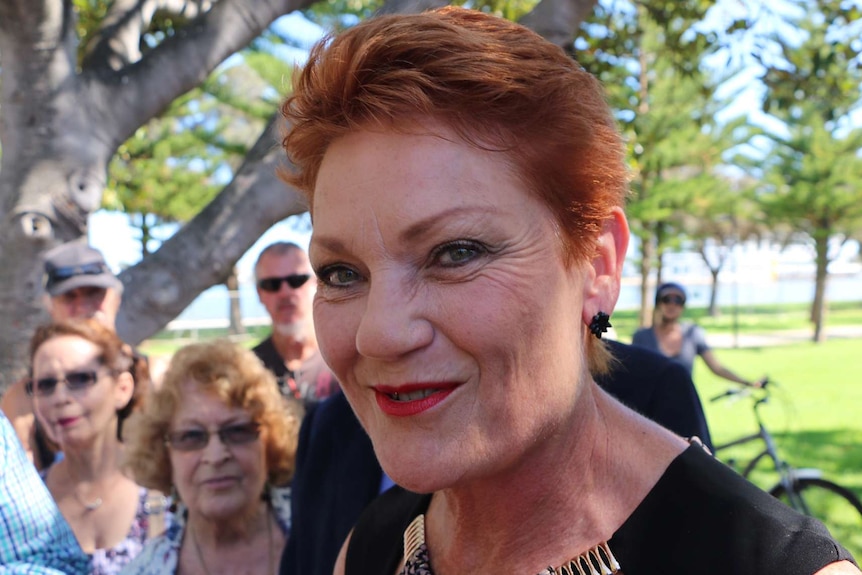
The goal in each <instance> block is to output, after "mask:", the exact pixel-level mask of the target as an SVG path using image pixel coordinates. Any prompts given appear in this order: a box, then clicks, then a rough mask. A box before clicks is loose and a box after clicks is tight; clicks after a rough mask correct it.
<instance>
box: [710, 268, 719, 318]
mask: <svg viewBox="0 0 862 575" xmlns="http://www.w3.org/2000/svg"><path fill="white" fill-rule="evenodd" d="M720 271H721V268H712V267H711V268H709V275H710V276H712V289H711V290H710V292H709V316H710V317H718V273H719V272H720Z"/></svg>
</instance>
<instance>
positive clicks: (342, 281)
mask: <svg viewBox="0 0 862 575" xmlns="http://www.w3.org/2000/svg"><path fill="white" fill-rule="evenodd" d="M317 277H319V278H320V281H322V282H323V283H324V284H325V285H328V286H335V287H346V286H349V285H352V284H354V283H356V282H357V281H359V280H360V279H361V277H360V275H359V274H358V273H356V270H353V269H351V268H348V267H345V266H329V267H326V268H323V269H322V270H320V272H318V275H317Z"/></svg>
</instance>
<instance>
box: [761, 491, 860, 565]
mask: <svg viewBox="0 0 862 575" xmlns="http://www.w3.org/2000/svg"><path fill="white" fill-rule="evenodd" d="M795 485H796V492H797V493H798V494H799V496H800V499H801V504H797V505H792V504H791V501H790V498H789V497H788V496H787V493H786V491H785V489H784V486H783V485H776V486H775V487H774V488H773V489H772V491H770V492H769V493H770V494H771V495H773V496H774V497H777V498H778V499H780V500H781V501H783V502H784V503H785V504H787V505H789V506H791V507H793V508H794V509H796V510H797V511H800V512H802V513H805V514H806V515H809V516H811V517H814V518H816V519H819V520H820V521H822V522H823V524H824V525H826V527H827V528H828V529H829V532H830V533H832V536H833V537H835V539H836V540H837V541H838V542H839V543H841V544H842V545H844V546H845V547H847V548H849V549H851V550H853V551H854V552H855V553H858V552H859V550H860V549H862V502H860V501H859V498H858V497H856V495H855V494H854V493H853V492H852V491H850V490H849V489H847V488H845V487H841V486H840V485H838V484H837V483H832V482H831V481H829V480H827V479H817V478H799V479H797V480H796V482H795ZM800 506H804V507H805V509H799V507H800Z"/></svg>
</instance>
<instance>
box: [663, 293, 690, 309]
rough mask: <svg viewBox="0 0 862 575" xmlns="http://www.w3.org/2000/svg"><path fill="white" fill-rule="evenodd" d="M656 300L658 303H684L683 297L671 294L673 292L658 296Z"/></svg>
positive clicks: (680, 304)
mask: <svg viewBox="0 0 862 575" xmlns="http://www.w3.org/2000/svg"><path fill="white" fill-rule="evenodd" d="M658 301H659V302H660V303H663V304H676V305H679V306H683V305H685V298H684V297H682V296H681V295H673V294H668V295H663V296H661V297H660V298H658Z"/></svg>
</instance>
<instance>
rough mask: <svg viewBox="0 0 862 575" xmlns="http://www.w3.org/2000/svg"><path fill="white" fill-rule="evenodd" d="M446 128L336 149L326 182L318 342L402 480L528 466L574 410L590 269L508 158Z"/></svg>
mask: <svg viewBox="0 0 862 575" xmlns="http://www.w3.org/2000/svg"><path fill="white" fill-rule="evenodd" d="M437 132H438V133H440V134H443V135H445V136H446V137H447V139H443V138H441V137H436V136H433V135H415V134H413V135H404V134H395V133H376V132H359V133H354V134H352V135H349V136H346V137H344V138H342V139H340V140H337V141H336V142H334V143H333V144H332V145H331V146H330V148H329V149H328V151H327V152H326V155H325V157H324V160H323V164H322V167H321V170H320V175H319V178H318V180H317V184H316V187H315V198H314V212H313V219H314V231H313V235H312V240H311V246H310V255H311V261H312V265H313V267H314V269H315V272H316V273H317V276H318V277H319V278H320V285H319V287H318V291H317V295H316V297H315V302H314V319H315V326H316V330H317V336H318V340H319V343H320V348H321V351H322V353H323V355H324V357H325V359H326V361H327V363H328V364H329V366H330V367H331V368H332V369H333V371H334V372H335V375H336V376H337V377H338V380H339V381H340V382H341V384H342V386H343V387H344V391H345V393H346V394H347V397H348V399H349V400H350V403H351V404H352V405H353V407H354V409H355V410H356V412H357V414H358V416H359V418H360V420H361V421H362V424H363V426H364V427H365V428H366V430H367V431H368V432H369V434H370V436H371V438H372V440H373V442H374V447H375V451H376V453H377V456H378V458H379V459H380V461H381V463H382V465H383V467H384V469H385V470H386V471H387V473H389V474H390V475H391V476H392V478H393V479H394V480H395V481H396V482H397V483H399V484H402V485H404V486H406V487H408V488H411V489H414V490H418V491H431V490H436V489H439V488H442V487H448V486H452V485H455V484H456V483H458V482H463V481H471V480H475V479H480V478H482V477H485V476H488V475H491V474H494V475H498V474H500V473H505V472H506V470H507V469H508V468H510V467H513V466H518V465H523V464H528V462H529V458H528V457H525V456H528V455H529V454H530V453H532V452H534V450H536V449H538V448H539V446H540V445H541V443H542V442H541V441H540V440H541V439H542V438H544V437H548V436H549V435H553V434H559V433H564V432H565V428H567V427H568V426H573V425H576V422H575V421H573V419H576V418H572V417H571V413H572V409H573V407H574V405H575V401H576V398H577V396H578V390H579V385H578V382H579V381H580V380H581V378H582V377H583V376H584V375H585V373H584V372H585V365H584V361H583V358H582V351H581V350H582V341H581V338H582V329H583V323H582V304H583V301H584V294H585V292H584V289H585V288H584V286H585V278H586V277H587V275H588V274H587V272H586V269H588V268H589V266H582V267H573V268H569V269H567V268H566V267H565V266H564V265H563V260H562V252H561V245H560V240H559V239H558V237H559V234H558V233H557V231H556V229H555V220H554V218H553V216H552V214H551V212H550V211H549V209H548V208H547V207H546V206H545V204H543V203H542V202H540V201H539V200H537V199H535V198H534V197H533V196H532V195H530V194H529V193H528V192H527V191H526V190H525V189H524V187H523V186H522V185H521V183H520V182H519V181H518V180H517V179H516V178H515V177H513V175H512V171H511V169H510V168H509V167H508V166H507V164H506V163H505V162H504V158H503V157H502V154H499V153H497V154H495V153H492V152H483V151H480V150H477V149H475V148H473V147H470V146H468V145H466V144H463V143H460V140H458V139H457V138H456V137H454V136H453V135H452V134H451V133H449V132H447V131H446V130H445V129H443V128H440V129H438V130H437Z"/></svg>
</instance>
